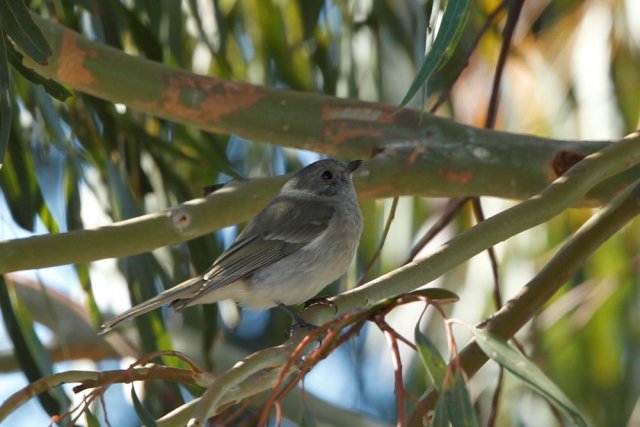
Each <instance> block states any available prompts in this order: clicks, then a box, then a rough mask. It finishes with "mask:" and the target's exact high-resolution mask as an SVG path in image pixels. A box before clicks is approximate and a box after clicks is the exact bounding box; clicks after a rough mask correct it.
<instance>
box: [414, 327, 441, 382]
mask: <svg viewBox="0 0 640 427" xmlns="http://www.w3.org/2000/svg"><path fill="white" fill-rule="evenodd" d="M414 336H415V341H416V345H417V347H418V354H419V355H420V361H421V362H422V365H423V366H424V367H425V369H426V371H427V375H428V376H429V379H430V380H431V383H432V384H433V385H434V387H435V388H436V390H442V385H443V383H444V377H445V374H446V372H447V363H446V362H445V360H444V358H443V357H442V356H441V355H440V352H439V351H438V349H437V348H436V346H435V345H434V344H433V342H431V340H430V339H429V338H427V336H426V335H424V334H423V333H422V332H421V331H420V329H419V328H418V325H417V324H416V327H415V329H414Z"/></svg>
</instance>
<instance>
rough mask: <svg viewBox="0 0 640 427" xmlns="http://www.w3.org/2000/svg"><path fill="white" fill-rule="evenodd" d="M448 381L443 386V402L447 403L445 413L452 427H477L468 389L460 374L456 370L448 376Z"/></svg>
mask: <svg viewBox="0 0 640 427" xmlns="http://www.w3.org/2000/svg"><path fill="white" fill-rule="evenodd" d="M450 375H451V377H450V380H449V382H448V383H447V384H446V385H445V391H444V393H445V400H446V402H447V412H448V413H449V421H451V426H452V427H477V426H479V424H478V419H477V417H476V414H475V411H474V410H473V405H472V404H471V396H469V389H468V388H467V385H466V384H465V382H464V377H463V376H462V373H461V372H460V371H459V370H458V369H456V370H455V372H454V373H453V374H450Z"/></svg>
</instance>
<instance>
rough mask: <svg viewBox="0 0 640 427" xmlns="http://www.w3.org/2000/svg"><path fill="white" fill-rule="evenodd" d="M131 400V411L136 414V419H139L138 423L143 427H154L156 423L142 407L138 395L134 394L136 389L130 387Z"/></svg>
mask: <svg viewBox="0 0 640 427" xmlns="http://www.w3.org/2000/svg"><path fill="white" fill-rule="evenodd" d="M131 400H132V401H133V409H135V410H136V414H138V418H140V422H142V425H144V426H145V427H156V426H157V424H156V421H155V420H154V419H153V417H152V416H151V414H150V413H149V411H147V408H145V407H144V405H143V404H142V402H140V399H138V395H137V394H136V388H135V387H133V384H132V385H131Z"/></svg>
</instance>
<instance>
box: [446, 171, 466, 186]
mask: <svg viewBox="0 0 640 427" xmlns="http://www.w3.org/2000/svg"><path fill="white" fill-rule="evenodd" d="M440 173H441V174H443V175H444V176H445V178H446V179H447V181H449V182H452V183H454V184H466V183H467V182H469V180H470V179H471V178H472V177H473V172H471V171H461V172H454V171H445V170H441V171H440Z"/></svg>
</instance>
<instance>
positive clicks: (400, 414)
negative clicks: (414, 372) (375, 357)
mask: <svg viewBox="0 0 640 427" xmlns="http://www.w3.org/2000/svg"><path fill="white" fill-rule="evenodd" d="M374 319H375V323H376V324H377V325H378V327H379V328H380V330H381V331H382V333H383V334H384V336H385V338H386V339H387V343H388V344H389V347H391V358H392V360H393V372H394V379H395V389H396V417H397V423H396V424H397V425H398V426H399V427H404V426H405V425H406V420H405V412H404V397H405V390H404V383H403V381H402V359H401V358H400V349H399V348H398V340H397V339H396V336H397V333H396V332H395V331H394V330H393V328H391V326H389V324H388V323H387V322H386V321H385V320H384V316H382V315H381V314H378V315H376V316H375V318H374Z"/></svg>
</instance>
